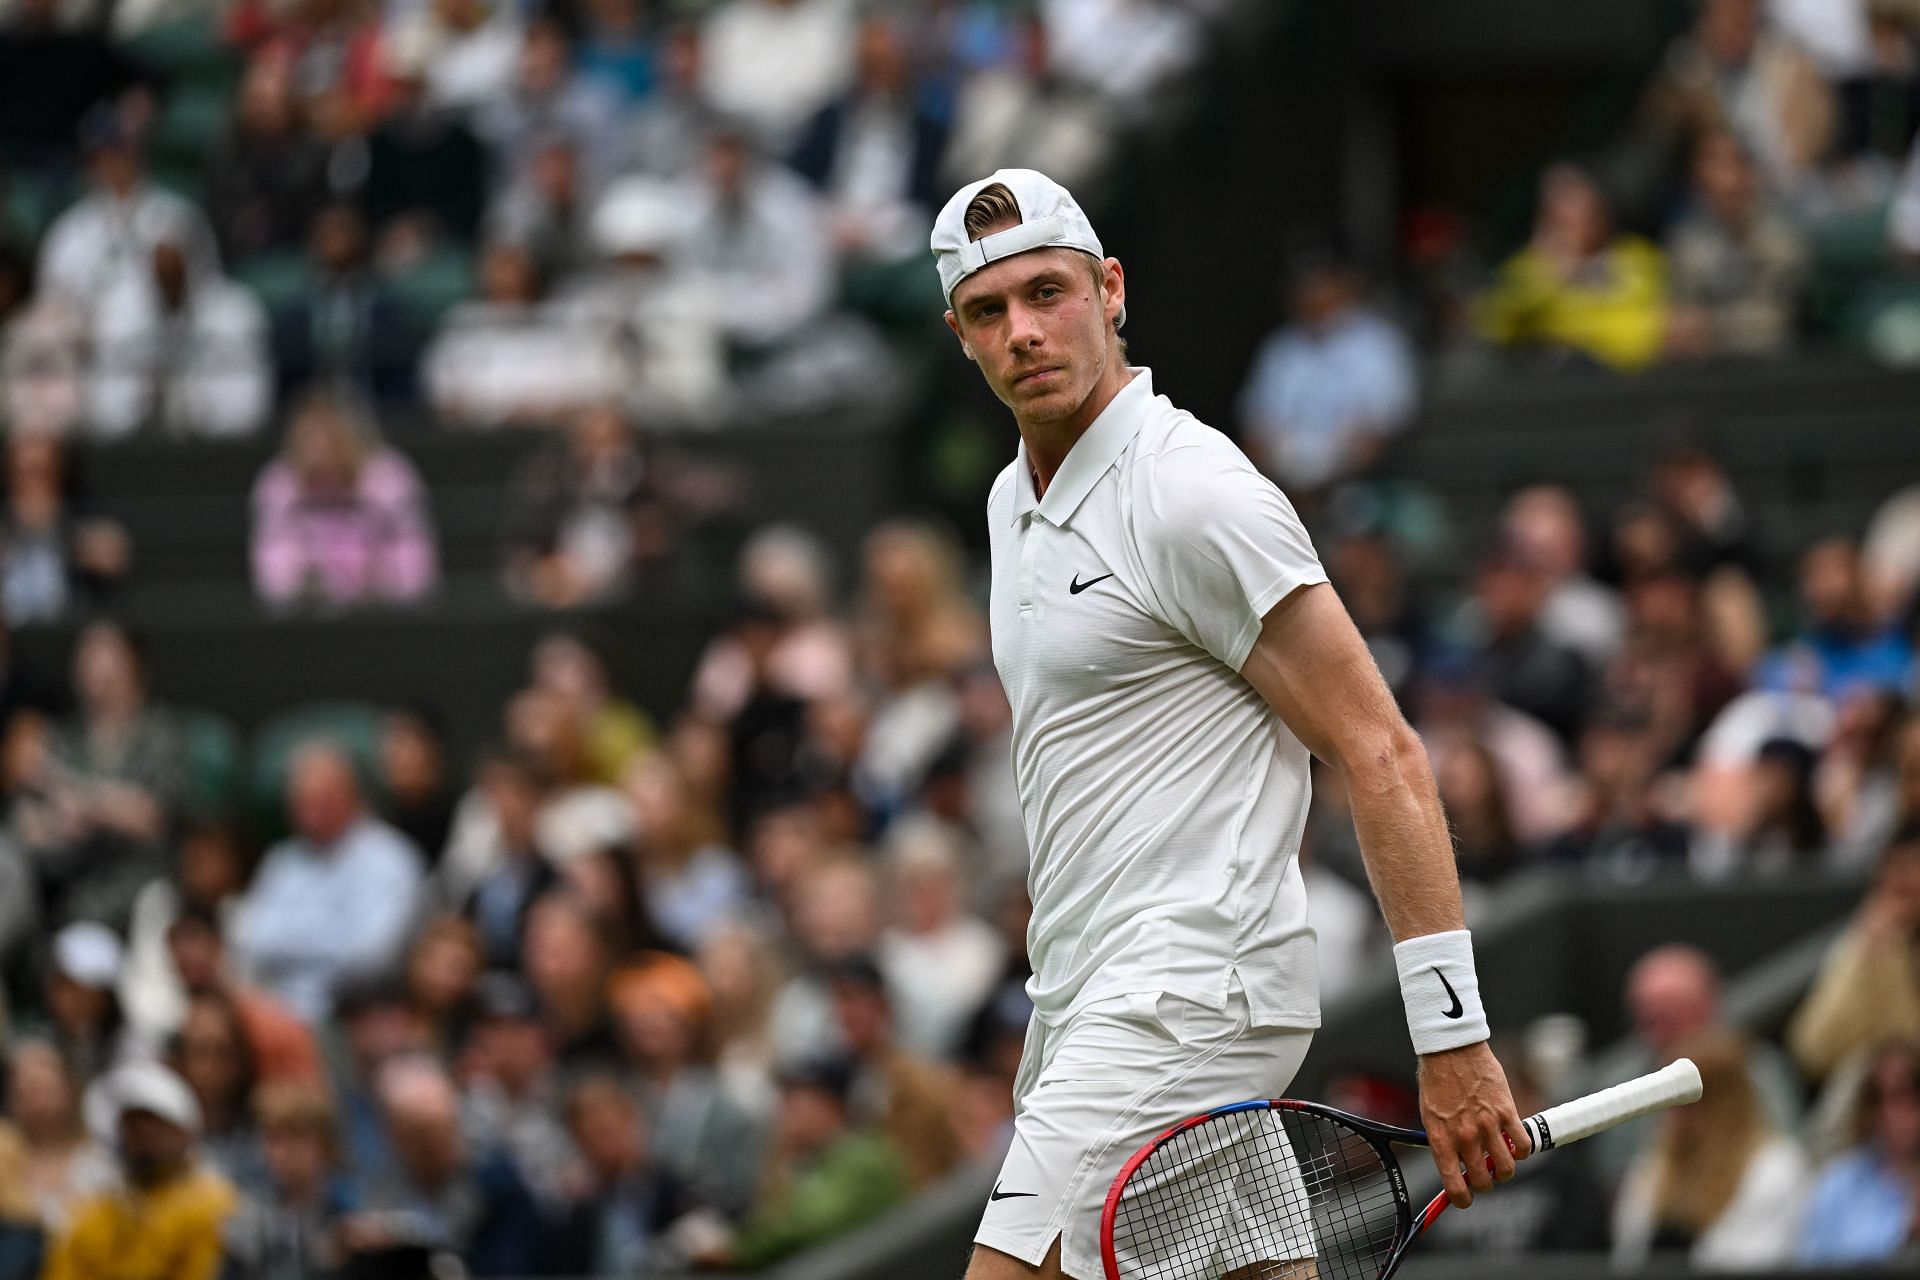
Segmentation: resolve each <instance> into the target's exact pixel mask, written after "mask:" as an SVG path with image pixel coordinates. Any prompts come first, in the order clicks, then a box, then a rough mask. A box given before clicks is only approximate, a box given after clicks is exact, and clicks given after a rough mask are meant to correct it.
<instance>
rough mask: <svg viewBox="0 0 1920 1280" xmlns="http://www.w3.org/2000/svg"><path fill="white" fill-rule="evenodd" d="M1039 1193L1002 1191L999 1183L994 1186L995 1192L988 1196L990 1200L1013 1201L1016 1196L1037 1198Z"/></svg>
mask: <svg viewBox="0 0 1920 1280" xmlns="http://www.w3.org/2000/svg"><path fill="white" fill-rule="evenodd" d="M1039 1194H1040V1193H1039V1192H1038V1191H1002V1190H1001V1189H1000V1184H999V1183H997V1182H996V1183H994V1184H993V1190H992V1191H991V1192H989V1193H988V1194H987V1199H989V1200H1012V1199H1014V1198H1015V1197H1016V1196H1037V1195H1039Z"/></svg>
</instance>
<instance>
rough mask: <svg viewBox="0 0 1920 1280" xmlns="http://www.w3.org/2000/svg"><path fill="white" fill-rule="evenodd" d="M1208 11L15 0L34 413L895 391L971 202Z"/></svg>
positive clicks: (1050, 6) (499, 408) (16, 156)
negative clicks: (931, 241)
mask: <svg viewBox="0 0 1920 1280" xmlns="http://www.w3.org/2000/svg"><path fill="white" fill-rule="evenodd" d="M1222 8H1224V5H1223V4H1209V3H1190V2H1187V0H1180V2H1175V0H1151V2H1148V3H1141V2H1140V0H940V2H938V3H925V4H919V3H916V4H906V3H897V4H894V3H857V2H856V0H724V2H721V0H553V2H552V3H546V2H544V0H542V2H537V3H536V2H535V0H524V2H523V0H418V2H410V0H395V2H393V3H388V4H379V3H373V2H371V0H180V2H177V3H169V2H168V0H157V2H151V3H150V2H147V0H124V2H119V3H110V2H107V0H9V3H8V4H7V5H6V6H5V8H4V9H0V84H5V86H6V89H7V99H6V103H7V109H6V111H5V112H4V113H0V421H4V422H6V423H7V424H8V425H9V429H10V430H11V431H13V432H16V433H18V432H35V433H57V434H73V433H78V434H84V435H86V436H88V437H90V438H94V439H108V440H111V439H118V438H121V437H124V436H127V435H129V434H132V433H135V432H140V431H160V432H165V433H170V434H174V435H185V436H218V437H227V436H237V435H245V434H248V433H252V432H257V431H260V430H262V429H264V428H265V426H266V425H267V423H268V422H269V421H270V420H271V419H272V417H273V414H274V410H275V408H276V406H277V405H281V404H284V403H285V402H286V400H287V398H288V397H289V396H292V395H296V394H298V393H299V392H300V391H302V390H306V389H310V388H313V387H315V386H316V385H317V386H320V387H322V388H325V389H329V390H335V391H339V390H351V391H352V392H354V393H356V394H357V395H359V396H361V397H363V398H366V399H368V400H371V401H373V402H374V403H376V404H377V405H379V406H381V407H383V408H395V409H407V408H413V407H416V406H424V407H426V408H428V409H430V410H431V411H432V413H433V414H434V415H435V416H436V417H437V419H438V420H439V421H441V422H442V423H444V424H446V425H448V426H450V427H467V428H488V427H496V426H500V425H505V424H513V423H520V422H544V421H548V420H550V419H552V418H553V417H555V416H557V415H563V414H565V413H566V412H568V411H570V410H575V409H580V408H584V407H586V406H589V405H594V404H599V403H603V402H607V401H616V400H617V401H619V402H620V403H622V404H623V406H624V407H626V408H627V409H628V410H629V411H630V412H633V413H637V414H642V415H644V416H646V417H648V418H649V419H650V420H654V421H660V422H666V423H671V424H673V425H675V426H680V427H698V426H717V425H724V424H725V423H727V422H730V421H735V420H737V419H739V418H741V417H743V416H752V415H764V414H768V413H781V414H793V413H804V412H806V411H807V410H809V409H810V408H811V409H817V408H821V407H826V406H835V405H843V404H846V403H849V402H857V401H859V400H861V399H862V398H872V397H873V396H875V395H877V394H880V393H881V392H882V391H883V390H884V389H885V387H886V386H887V385H888V379H889V377H891V376H896V375H897V368H896V366H898V364H899V363H900V357H899V355H898V353H897V351H896V350H895V346H896V344H895V343H894V342H891V341H890V340H889V339H890V335H891V336H893V337H897V336H899V334H900V331H902V330H905V331H907V332H908V333H911V334H923V333H924V331H925V329H926V327H927V326H928V325H929V324H930V323H931V320H930V315H931V314H937V309H938V300H939V297H938V293H937V291H936V289H935V287H934V283H933V275H932V273H931V272H929V271H927V270H926V264H925V262H924V254H925V246H926V235H927V232H928V230H929V228H930V226H931V223H932V216H933V211H934V210H935V209H936V208H937V206H938V204H939V202H940V201H941V200H942V199H944V196H945V193H946V192H947V191H949V190H951V189H952V188H953V187H954V186H956V185H958V184H959V183H960V182H961V181H963V180H965V179H966V178H968V177H971V176H973V175H975V174H977V173H982V172H987V171H990V170H992V169H993V168H995V167H997V166H999V165H1001V164H1003V163H1016V162H1018V163H1027V164H1041V165H1044V166H1046V167H1047V168H1048V169H1049V170H1050V171H1051V172H1053V173H1054V175H1055V176H1056V177H1058V178H1060V179H1061V180H1063V181H1066V182H1069V183H1073V184H1076V185H1082V186H1085V187H1089V188H1091V187H1093V186H1095V185H1097V182H1098V180H1099V178H1100V177H1101V176H1102V174H1103V172H1104V170H1105V168H1106V165H1107V160H1108V156H1109V154H1110V152H1111V150H1112V147H1113V144H1114V140H1115V138H1116V136H1117V135H1118V133H1119V132H1120V131H1122V130H1124V129H1127V128H1129V127H1132V126H1133V125H1135V124H1137V123H1138V122H1139V121H1140V119H1141V118H1142V116H1143V114H1144V113H1145V105H1144V104H1146V103H1147V102H1149V101H1151V100H1152V99H1153V96H1154V95H1155V94H1156V93H1158V92H1159V91H1161V90H1162V89H1164V88H1167V87H1168V86H1170V85H1172V84H1174V83H1176V82H1177V81H1178V80H1179V79H1180V78H1181V77H1183V76H1185V75H1187V74H1189V73H1190V72H1191V71H1192V70H1193V69H1194V67H1195V65H1196V63H1197V61H1198V59H1199V56H1200V54H1201V52H1202V50H1203V49H1204V47H1205V43H1206V40H1207V38H1208V33H1209V22H1210V20H1211V19H1213V18H1214V17H1216V16H1217V12H1216V11H1217V10H1219V9H1222Z"/></svg>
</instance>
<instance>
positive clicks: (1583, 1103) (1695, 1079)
mask: <svg viewBox="0 0 1920 1280" xmlns="http://www.w3.org/2000/svg"><path fill="white" fill-rule="evenodd" d="M1699 1100H1700V1068H1698V1067H1696V1066H1694V1065H1693V1060H1692V1059H1690V1058H1681V1059H1678V1060H1677V1061H1674V1062H1671V1063H1668V1064H1667V1065H1666V1066H1664V1067H1662V1068H1660V1070H1658V1071H1655V1072H1653V1073H1652V1074H1650V1075H1644V1076H1641V1077H1640V1078H1638V1079H1637V1080H1629V1081H1627V1082H1626V1083H1625V1084H1616V1085H1614V1086H1613V1087H1612V1088H1610V1089H1602V1090H1600V1092H1598V1093H1590V1094H1588V1095H1587V1096H1586V1097H1584V1098H1575V1099H1573V1100H1572V1101H1571V1102H1563V1103H1561V1104H1560V1105H1559V1106H1557V1107H1548V1108H1547V1109H1546V1110H1545V1111H1542V1112H1541V1113H1540V1114H1539V1115H1537V1116H1531V1117H1529V1118H1527V1119H1526V1120H1524V1121H1522V1122H1521V1123H1522V1125H1523V1127H1524V1128H1525V1129H1526V1131H1527V1136H1528V1137H1529V1138H1531V1139H1533V1149H1534V1150H1535V1151H1551V1150H1553V1148H1555V1147H1562V1146H1565V1145H1566V1144H1567V1143H1569V1142H1578V1141H1579V1140H1580V1139H1582V1138H1588V1137H1592V1136H1593V1135H1594V1134H1596V1133H1598V1132H1600V1131H1601V1130H1602V1129H1610V1128H1612V1127H1613V1126H1614V1125H1616V1124H1625V1123H1626V1122H1627V1121H1629V1120H1637V1119H1639V1118H1640V1117H1641V1116H1644V1115H1647V1114H1648V1113H1650V1112H1654V1111H1662V1110H1665V1109H1666V1108H1668V1107H1677V1106H1681V1105H1683V1104H1685V1103H1688V1102H1698V1101H1699Z"/></svg>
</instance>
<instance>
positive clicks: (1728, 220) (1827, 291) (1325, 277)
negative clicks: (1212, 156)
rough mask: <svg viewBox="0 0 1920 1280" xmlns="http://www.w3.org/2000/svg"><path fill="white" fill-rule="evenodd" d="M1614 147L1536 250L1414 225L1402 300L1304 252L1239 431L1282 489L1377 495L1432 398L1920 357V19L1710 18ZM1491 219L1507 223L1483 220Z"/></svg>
mask: <svg viewBox="0 0 1920 1280" xmlns="http://www.w3.org/2000/svg"><path fill="white" fill-rule="evenodd" d="M1676 7H1680V8H1683V9H1684V11H1685V12H1686V13H1687V14H1688V15H1689V21H1688V23H1687V24H1686V26H1685V29H1684V30H1683V31H1682V32H1681V33H1680V34H1679V35H1678V36H1676V37H1675V38H1674V40H1673V41H1672V43H1671V44H1670V45H1669V46H1668V47H1667V48H1666V50H1665V51H1664V53H1663V54H1662V55H1661V57H1660V58H1659V60H1658V62H1657V64H1656V65H1655V66H1654V67H1652V68H1651V69H1650V72H1649V75H1648V78H1647V82H1646V83H1645V85H1644V86H1643V88H1642V91H1641V94H1640V100H1639V103H1638V105H1637V107H1636V109H1635V110H1634V111H1633V112H1631V113H1630V116H1629V119H1628V120H1627V122H1626V124H1625V126H1624V128H1623V129H1622V131H1621V133H1620V134H1619V135H1618V136H1617V137H1616V138H1614V139H1613V140H1612V141H1611V142H1610V143H1608V144H1606V145H1603V146H1601V147H1598V148H1596V149H1594V150H1593V151H1592V152H1591V153H1589V154H1585V155H1581V156H1578V157H1568V158H1565V159H1562V160H1561V161H1559V162H1557V163H1553V164H1550V165H1548V166H1546V168H1545V169H1544V171H1543V172H1542V173H1541V174H1540V175H1539V179H1538V184H1537V191H1536V195H1535V199H1534V202H1533V203H1534V218H1533V226H1532V231H1531V233H1530V235H1529V236H1528V237H1527V239H1526V241H1525V243H1524V244H1522V245H1521V246H1520V247H1519V248H1517V249H1515V248H1513V247H1512V246H1511V245H1499V244H1497V243H1482V242H1483V241H1485V240H1486V239H1487V237H1488V236H1489V235H1490V234H1492V233H1491V230H1490V229H1489V228H1488V227H1484V226H1479V225H1475V224H1474V223H1473V221H1472V219H1471V218H1469V217H1468V216H1466V215H1465V214H1464V213H1463V212H1462V211H1461V210H1458V209H1455V208H1452V207H1449V206H1443V205H1433V206H1424V207H1415V208H1410V209H1407V210H1404V211H1402V212H1403V213H1404V219H1403V222H1404V228H1403V231H1404V234H1403V235H1402V237H1401V243H1400V245H1399V250H1400V256H1399V259H1398V261H1397V262H1396V264H1395V265H1396V278H1395V279H1394V280H1393V281H1391V282H1390V283H1392V284H1393V285H1394V286H1395V289H1394V290H1393V293H1394V295H1395V296H1394V297H1393V298H1392V299H1391V300H1390V301H1387V302H1382V303H1380V304H1378V305H1376V304H1374V303H1373V302H1371V301H1370V300H1369V297H1368V293H1369V288H1368V286H1369V284H1370V283H1379V282H1369V281H1367V280H1366V279H1364V278H1363V277H1362V276H1361V274H1360V273H1359V272H1358V271H1356V270H1355V269H1354V268H1353V266H1352V264H1351V263H1348V262H1345V261H1342V260H1341V258H1340V257H1339V256H1338V255H1337V254H1333V253H1330V252H1329V251H1328V249H1327V247H1326V246H1324V245H1318V244H1314V243H1311V242H1309V243H1306V244H1303V245H1301V246H1299V248H1298V251H1297V252H1296V253H1295V254H1294V255H1293V261H1292V262H1291V263H1290V264H1289V269H1288V273H1287V280H1286V287H1285V301H1286V307H1287V311H1288V322H1287V324H1286V325H1285V326H1284V327H1283V328H1282V329H1280V330H1279V331H1277V332H1276V333H1275V334H1274V335H1273V336H1272V337H1271V338H1270V339H1269V340H1268V341H1267V342H1266V343H1265V344H1264V345H1263V346H1262V347H1261V349H1260V351H1259V353H1258V355H1257V356H1256V359H1255V361H1254V364H1253V366H1252V368H1251V369H1250V370H1249V371H1248V374H1247V377H1246V380H1245V383H1244V389H1243V391H1242V396H1241V403H1240V409H1239V420H1240V426H1241V428H1242V431H1243V435H1244V438H1245V439H1246V440H1247V442H1249V444H1250V446H1257V447H1258V448H1259V449H1261V450H1262V451H1264V453H1265V455H1266V458H1267V460H1268V462H1269V464H1270V468H1271V469H1272V470H1273V471H1274V473H1275V475H1276V476H1278V477H1280V478H1281V479H1282V481H1283V483H1288V484H1290V485H1291V486H1293V487H1303V486H1304V487H1308V488H1317V487H1320V486H1323V485H1325V484H1327V483H1329V482H1330V481H1332V480H1337V479H1339V478H1341V477H1343V476H1347V475H1350V474H1353V473H1355V472H1363V471H1365V470H1366V469H1367V468H1368V467H1369V466H1371V465H1372V464H1373V463H1374V462H1375V461H1376V460H1377V459H1378V457H1379V456H1380V452H1381V449H1382V446H1383V445H1385V444H1386V443H1387V442H1388V441H1389V440H1390V439H1391V438H1392V436H1393V435H1394V434H1395V433H1397V432H1398V431H1400V430H1401V429H1402V428H1404V427H1405V426H1406V425H1407V423H1408V421H1409V420H1410V419H1411V418H1412V416H1413V411H1414V409H1415V407H1416V403H1417V398H1416V392H1417V389H1418V386H1419V383H1420V374H1421V372H1422V370H1420V369H1419V368H1418V367H1417V365H1416V360H1415V353H1416V351H1424V352H1426V353H1427V355H1428V356H1429V357H1430V358H1431V361H1432V367H1431V368H1429V369H1428V370H1426V371H1425V372H1427V373H1428V375H1429V376H1430V377H1433V378H1436V379H1438V380H1442V381H1452V382H1460V383H1465V382H1471V381H1484V380H1486V379H1489V378H1492V377H1497V376H1499V375H1501V374H1503V373H1507V372H1511V371H1513V370H1514V369H1516V368H1523V369H1541V368H1545V369H1560V368H1567V367H1589V368H1596V369H1602V370H1615V371H1621V372H1632V371H1635V370H1640V369H1645V368H1648V367H1651V366H1655V365H1659V364H1662V363H1666V364H1675V363H1686V362H1697V361H1702V360H1722V361H1733V360H1743V359H1744V360H1751V359H1755V358H1764V357H1769V356H1778V355H1781V354H1783V353H1786V352H1789V351H1792V350H1795V349H1798V348H1801V347H1804V346H1806V345H1808V344H1809V342H1810V341H1811V340H1813V339H1816V338H1818V339H1824V340H1826V341H1829V342H1832V341H1833V340H1836V339H1838V340H1840V341H1842V342H1845V343H1850V344H1852V345H1856V346H1864V347H1866V348H1868V349H1870V350H1872V351H1873V352H1875V353H1876V354H1877V355H1879V356H1880V357H1882V358H1884V359H1887V360H1890V361H1894V362H1901V363H1910V362H1911V361H1912V359H1913V358H1914V349H1913V344H1912V342H1911V340H1910V338H1909V336H1908V335H1909V333H1910V329H1911V324H1910V322H1911V316H1912V311H1911V304H1912V302H1913V299H1914V297H1915V295H1916V284H1915V281H1916V277H1915V276H1914V274H1913V271H1912V268H1914V267H1915V266H1916V264H1920V145H1917V144H1916V134H1920V5H1916V4H1915V3H1913V2H1912V0H1692V3H1691V4H1689V5H1687V6H1676ZM1482 212H1484V211H1482Z"/></svg>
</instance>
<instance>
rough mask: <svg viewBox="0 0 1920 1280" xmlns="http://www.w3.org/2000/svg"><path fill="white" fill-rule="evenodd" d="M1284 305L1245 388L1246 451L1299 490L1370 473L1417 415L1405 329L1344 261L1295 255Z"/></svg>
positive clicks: (1293, 489)
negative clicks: (1372, 299) (1285, 315)
mask: <svg viewBox="0 0 1920 1280" xmlns="http://www.w3.org/2000/svg"><path fill="white" fill-rule="evenodd" d="M1287 307H1288V311H1289V312H1290V315H1291V318H1290V320H1289V322H1288V323H1287V324H1286V325H1285V326H1283V327H1282V328H1280V329H1279V330H1277V331H1276V332H1275V333H1274V334H1273V335H1272V336H1271V337H1269V338H1268V339H1267V340H1266V342H1265V344H1264V345H1262V346H1261V348H1260V351H1259V353H1258V354H1257V355H1255V357H1254V361H1253V370H1252V372H1251V373H1250V374H1249V375H1248V377H1247V383H1246V386H1245V387H1244V388H1242V390H1241V392H1240V426H1241V433H1242V436H1241V438H1242V442H1243V443H1244V444H1245V445H1246V449H1247V453H1248V455H1249V456H1251V457H1252V458H1253V460H1254V461H1255V462H1256V463H1257V464H1258V465H1259V466H1260V469H1261V470H1263V471H1265V472H1266V473H1267V474H1268V475H1270V476H1272V477H1273V478H1274V479H1275V480H1276V481H1277V482H1278V483H1279V484H1280V485H1281V486H1282V487H1283V488H1286V489H1288V491H1289V492H1292V493H1296V494H1298V493H1299V492H1300V491H1312V490H1318V489H1323V488H1326V487H1327V486H1329V485H1331V484H1334V483H1336V482H1338V481H1340V480H1342V479H1345V478H1346V477H1348V476H1350V475H1353V474H1356V473H1359V472H1364V471H1366V470H1367V469H1368V468H1369V467H1370V466H1371V465H1372V464H1373V462H1374V460H1375V459H1376V458H1377V457H1378V456H1379V454H1380V450H1381V447H1382V446H1383V445H1384V444H1385V442H1386V441H1387V439H1388V438H1389V437H1391V436H1392V435H1394V434H1395V433H1397V432H1398V431H1400V429H1401V428H1403V427H1404V426H1406V424H1407V420H1408V419H1409V418H1411V417H1412V416H1413V411H1414V407H1415V403H1414V402H1415V396H1416V394H1417V391H1418V387H1417V383H1416V370H1415V367H1414V358H1413V348H1412V347H1411V346H1410V345H1409V344H1408V342H1407V339H1406V335H1405V334H1403V333H1402V332H1401V331H1400V330H1399V328H1398V327H1397V326H1395V325H1394V324H1393V322H1392V321H1390V320H1388V319H1387V318H1386V317H1385V316H1383V315H1381V314H1380V313H1379V312H1377V311H1375V310H1374V309H1373V308H1372V307H1370V306H1368V305H1367V302H1366V295H1365V285H1364V281H1363V280H1362V278H1361V276H1360V274H1359V272H1358V271H1356V270H1355V269H1354V268H1352V267H1351V266H1349V265H1348V264H1346V263H1345V262H1342V261H1340V260H1339V259H1337V258H1334V257H1332V256H1330V255H1326V254H1321V253H1314V254H1311V255H1303V256H1302V257H1300V258H1299V259H1297V260H1296V261H1295V263H1294V265H1293V268H1292V271H1291V273H1290V277H1289V280H1288V284H1287Z"/></svg>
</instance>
